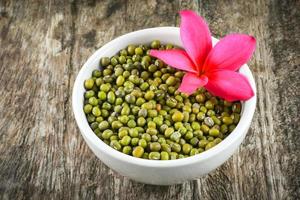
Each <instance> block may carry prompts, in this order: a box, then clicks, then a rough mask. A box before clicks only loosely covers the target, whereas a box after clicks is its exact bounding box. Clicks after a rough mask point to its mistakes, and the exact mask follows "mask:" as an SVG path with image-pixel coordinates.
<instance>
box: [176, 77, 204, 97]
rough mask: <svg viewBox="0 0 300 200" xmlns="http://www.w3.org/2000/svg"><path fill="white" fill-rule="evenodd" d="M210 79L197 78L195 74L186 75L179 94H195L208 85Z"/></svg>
mask: <svg viewBox="0 0 300 200" xmlns="http://www.w3.org/2000/svg"><path fill="white" fill-rule="evenodd" d="M207 81H208V79H207V77H206V76H201V77H199V76H197V74H194V73H186V74H185V75H184V76H183V78H182V81H181V85H180V87H179V88H178V90H179V92H183V93H186V94H188V95H190V94H192V93H194V92H195V91H196V90H197V89H198V88H199V87H202V86H204V85H206V83H207Z"/></svg>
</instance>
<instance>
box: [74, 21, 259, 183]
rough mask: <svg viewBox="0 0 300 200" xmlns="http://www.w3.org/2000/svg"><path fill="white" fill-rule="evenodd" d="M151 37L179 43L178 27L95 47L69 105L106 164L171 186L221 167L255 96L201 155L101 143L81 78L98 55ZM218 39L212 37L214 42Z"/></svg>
mask: <svg viewBox="0 0 300 200" xmlns="http://www.w3.org/2000/svg"><path fill="white" fill-rule="evenodd" d="M154 39H158V40H160V41H161V42H162V43H172V44H175V45H178V46H182V43H181V41H180V35H179V28H176V27H159V28H150V29H144V30H140V31H135V32H131V33H128V34H125V35H123V36H121V37H118V38H116V39H114V40H112V41H111V42H109V43H107V44H106V45H104V46H103V47H102V48H100V49H98V50H97V51H96V52H95V53H94V54H93V55H92V56H91V57H90V58H89V59H88V60H87V62H86V63H85V64H84V65H83V67H82V69H81V70H80V72H79V74H78V76H77V78H76V81H75V84H74V88H73V96H72V106H73V112H74V115H75V119H76V122H77V124H78V126H79V129H80V131H81V134H82V136H83V138H84V140H85V141H86V143H87V144H88V146H89V147H90V149H91V150H92V151H93V152H94V154H95V155H96V156H97V157H98V158H99V159H100V160H101V161H102V162H104V163H105V164H106V165H107V166H108V167H110V168H111V169H113V170H115V171H117V172H118V173H120V174H121V175H123V176H126V177H129V178H130V179H133V180H136V181H138V182H143V183H148V184H155V185H170V184H175V183H181V182H184V181H186V180H192V179H197V178H199V177H200V176H202V175H205V174H207V173H209V172H210V171H212V170H214V169H215V168H217V167H218V166H220V165H221V164H222V163H224V162H225V161H226V160H227V159H228V158H229V157H230V156H231V155H232V154H233V153H234V151H235V150H236V149H237V148H238V147H239V145H240V144H241V142H242V141H243V139H244V137H245V135H246V133H247V131H248V129H249V126H250V123H251V120H252V117H253V114H254V110H255V105H256V96H254V97H252V98H251V99H250V100H248V101H246V102H243V104H242V114H241V119H240V122H239V124H238V125H237V127H236V129H235V130H234V131H233V132H232V133H231V134H230V135H229V136H228V137H227V138H226V139H224V140H223V141H222V142H221V143H220V144H218V145H216V146H215V147H213V148H212V149H209V150H208V151H205V152H203V153H201V154H198V155H195V156H191V157H188V158H184V159H178V160H168V161H154V160H145V159H140V158H135V157H132V156H128V155H125V154H123V153H121V152H118V151H116V150H114V149H113V148H111V147H110V146H108V145H106V144H105V143H104V142H102V141H101V140H100V139H99V138H98V137H97V136H96V135H95V134H94V132H93V131H92V129H91V128H90V127H89V124H88V122H87V119H86V117H85V114H84V112H83V96H84V92H85V89H84V87H83V85H84V80H85V79H88V78H90V76H91V73H92V71H93V70H94V69H96V68H98V64H99V60H100V58H101V57H103V56H108V57H110V56H113V55H115V54H116V53H117V52H119V50H120V49H122V48H125V47H126V46H127V45H128V44H148V43H150V42H151V41H152V40H154ZM217 41H218V40H217V39H215V38H213V43H214V44H215V43H216V42H217ZM240 73H242V74H244V75H245V76H246V77H247V78H248V79H249V81H250V84H251V86H252V88H253V89H254V93H256V88H255V82H254V79H253V76H252V74H251V71H250V70H249V68H248V66H247V65H244V66H242V68H241V69H240Z"/></svg>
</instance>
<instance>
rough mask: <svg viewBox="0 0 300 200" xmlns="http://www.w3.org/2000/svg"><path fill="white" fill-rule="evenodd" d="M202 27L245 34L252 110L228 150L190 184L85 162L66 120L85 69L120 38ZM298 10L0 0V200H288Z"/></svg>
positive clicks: (153, 0) (292, 186)
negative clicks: (251, 45)
mask: <svg viewBox="0 0 300 200" xmlns="http://www.w3.org/2000/svg"><path fill="white" fill-rule="evenodd" d="M181 9H193V10H196V11H197V12H198V13H200V14H201V15H202V16H204V17H205V18H206V20H207V21H208V23H209V25H210V29H211V31H212V33H213V35H214V36H216V37H222V36H224V35H226V34H228V33H231V32H240V33H248V34H252V35H254V36H255V37H256V39H257V50H256V52H255V55H254V57H253V58H252V60H251V61H250V63H249V64H250V66H251V69H252V72H253V73H254V76H255V80H256V84H257V90H258V92H257V95H258V103H257V108H256V113H255V116H254V119H253V122H252V125H251V128H250V130H249V132H248V134H247V136H246V139H245V141H244V142H243V144H242V145H241V147H240V148H239V150H238V151H237V152H236V153H235V154H234V155H233V156H232V157H231V158H230V159H229V160H228V161H227V162H226V163H225V164H223V165H222V166H221V167H219V168H218V169H217V170H215V171H214V172H212V173H210V174H209V175H207V176H204V177H202V178H200V179H198V180H195V181H189V182H185V183H184V184H181V185H173V186H164V187H162V186H151V185H143V184H140V183H136V182H134V181H131V180H129V179H127V178H123V177H121V176H120V175H118V174H117V173H115V172H113V171H112V170H110V169H109V168H108V167H106V166H105V165H104V164H103V163H102V162H101V161H100V160H99V159H97V158H96V156H95V155H94V154H93V153H92V152H91V151H90V149H89V148H88V146H87V145H86V144H85V142H84V140H83V138H82V136H81V135H80V133H79V130H78V128H77V126H76V124H75V121H74V117H73V113H72V109H71V98H70V97H71V91H72V87H73V83H74V80H75V78H76V75H77V73H78V71H79V70H80V68H81V67H82V65H83V63H84V62H85V61H86V59H87V58H88V57H89V56H90V55H91V54H92V53H93V52H94V51H95V50H96V49H98V48H100V47H101V46H102V45H104V44H105V43H107V42H108V41H110V40H112V39H114V38H116V37H117V36H119V35H122V34H124V33H128V32H131V31H135V30H139V29H143V28H148V27H155V26H178V24H179V16H178V11H179V10H181ZM299 9H300V1H290V0H287V1H280V0H254V1H246V0H239V1H229V0H228V1H218V0H210V1H192V0H188V1H184V0H181V1H171V0H168V1H166V0H147V1H138V0H136V1H134V0H130V1H125V0H124V1H122V0H115V1H113V0H105V1H99V2H96V1H83V0H82V1H75V0H74V1H59V0H52V1H42V0H40V1H36V0H32V1H18V0H16V1H7V0H1V1H0V83H1V84H0V94H1V98H0V142H1V143H0V199H104V200H106V199H129V200H143V199H147V200H148V199H155V200H156V199H213V200H214V199H237V200H239V199H276V200H277V199H297V198H298V199H299V198H300V165H299V164H300V163H299V161H300V158H299V156H300V148H299V147H300V129H299V123H300V122H299V121H300V120H299V104H300V94H299V90H300V89H299V88H300V80H299V77H300V58H299V55H300V35H299V34H300V29H299V23H300V15H299Z"/></svg>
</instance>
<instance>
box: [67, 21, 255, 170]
mask: <svg viewBox="0 0 300 200" xmlns="http://www.w3.org/2000/svg"><path fill="white" fill-rule="evenodd" d="M164 32H165V33H168V34H179V28H178V27H155V28H147V29H142V30H138V31H134V32H130V33H126V34H124V35H122V36H119V37H117V38H115V39H113V40H111V41H110V42H108V43H106V44H105V45H104V46H102V47H101V48H99V49H97V50H96V51H95V52H94V53H93V54H92V55H91V56H90V57H89V58H88V60H87V61H86V62H85V63H84V65H83V66H82V68H81V69H80V71H79V73H78V75H77V77H76V80H75V83H74V85H73V92H72V110H73V113H74V116H75V120H76V123H77V125H78V127H79V129H80V132H81V134H82V136H83V137H84V139H85V140H88V141H89V142H90V143H92V144H93V146H94V147H95V148H97V149H98V150H100V151H101V152H102V153H104V154H106V156H111V157H114V158H115V159H117V160H120V161H122V162H126V163H130V164H132V165H139V166H145V167H159V168H164V167H177V166H184V165H190V164H193V163H196V162H202V161H205V160H207V159H209V158H211V157H214V156H216V155H218V154H219V153H220V152H222V151H225V150H226V149H227V148H230V146H231V145H232V144H233V143H235V142H237V141H238V140H239V139H240V137H242V134H241V133H242V132H244V131H247V129H248V128H249V125H250V123H251V121H252V117H253V114H254V111H255V107H256V85H255V81H254V77H253V75H252V73H251V71H250V69H249V67H248V65H247V64H245V65H243V66H242V67H241V68H240V73H241V74H243V75H245V76H246V77H247V78H248V80H249V82H250V85H251V87H252V88H253V91H254V96H253V97H252V98H251V99H249V100H247V101H244V102H242V104H243V106H242V109H243V110H242V115H241V118H240V122H239V123H238V125H237V126H236V128H235V129H234V131H233V132H232V133H230V134H229V135H228V136H227V137H226V138H225V139H224V140H222V142H221V143H220V144H218V145H216V146H214V147H213V148H211V149H209V150H207V151H204V152H203V153H201V154H197V155H194V156H190V157H187V158H182V159H176V160H163V161H162V160H147V159H142V158H136V157H133V156H129V155H126V154H124V153H122V152H119V151H117V150H115V149H113V148H112V147H110V146H109V145H107V144H106V143H104V142H103V141H102V140H101V139H100V138H98V137H97V136H96V134H95V133H94V132H93V131H92V129H91V128H90V126H89V124H88V122H87V120H86V116H85V114H84V112H83V109H82V108H83V101H82V100H81V99H82V96H83V94H82V93H80V92H79V90H77V89H76V88H79V87H83V82H82V81H83V80H84V78H83V75H84V71H85V70H86V69H87V68H88V67H89V65H90V63H91V62H92V61H93V60H95V59H97V58H99V55H98V54H99V53H101V54H105V49H107V48H111V46H112V45H113V44H118V42H120V41H122V40H126V39H127V38H128V37H136V36H138V35H147V34H148V33H157V34H162V33H164ZM212 39H213V41H214V43H216V42H217V41H218V39H216V38H214V37H212ZM80 79H82V80H80ZM87 143H88V142H87ZM88 146H89V147H90V144H89V143H88ZM90 148H91V147H90Z"/></svg>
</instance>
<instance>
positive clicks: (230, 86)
mask: <svg viewBox="0 0 300 200" xmlns="http://www.w3.org/2000/svg"><path fill="white" fill-rule="evenodd" d="M206 75H207V77H208V83H207V84H206V85H205V88H206V89H207V90H208V91H209V92H211V93H212V94H213V95H215V96H219V97H221V98H224V99H226V100H227V101H237V100H248V99H250V98H251V97H253V96H254V92H253V90H252V88H251V85H250V83H249V82H248V79H247V78H246V77H245V76H244V75H242V74H240V73H238V72H233V71H229V70H222V71H215V72H212V73H209V74H206Z"/></svg>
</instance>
